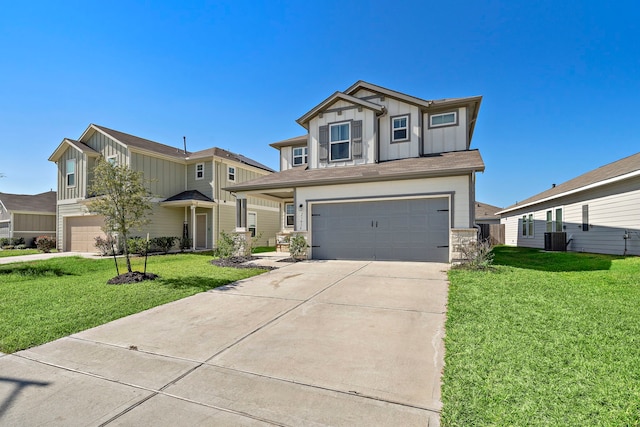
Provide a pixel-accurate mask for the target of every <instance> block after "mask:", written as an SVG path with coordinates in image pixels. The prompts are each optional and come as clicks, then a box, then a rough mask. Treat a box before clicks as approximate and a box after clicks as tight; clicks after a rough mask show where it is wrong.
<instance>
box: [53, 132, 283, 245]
mask: <svg viewBox="0 0 640 427" xmlns="http://www.w3.org/2000/svg"><path fill="white" fill-rule="evenodd" d="M100 157H103V158H105V159H106V160H107V161H109V162H112V163H115V164H123V165H127V166H128V167H130V168H131V169H133V170H136V171H142V172H143V173H144V177H145V179H146V180H148V184H147V185H148V189H149V191H150V192H151V194H152V195H153V198H152V200H151V201H152V206H153V210H152V213H151V216H150V217H149V219H150V220H151V222H150V224H149V225H147V226H146V227H145V229H144V230H140V235H144V236H146V234H147V233H149V235H150V237H157V236H175V237H182V236H184V235H185V234H187V235H188V237H189V238H191V239H192V248H193V249H204V248H213V247H215V244H216V242H217V239H218V237H219V235H220V231H227V232H231V231H233V230H234V229H235V225H236V207H235V206H236V198H235V196H234V194H233V193H231V192H229V191H226V190H223V187H228V186H230V185H232V184H234V183H241V182H244V181H248V180H252V179H254V178H257V177H261V176H265V175H269V174H271V173H272V172H274V171H273V170H272V169H270V168H269V167H267V166H265V165H262V164H260V163H258V162H256V161H254V160H252V159H250V158H247V157H244V156H242V155H239V154H234V153H231V152H229V151H226V150H223V149H220V148H210V149H207V150H203V151H198V152H193V153H192V152H188V151H186V150H184V149H180V148H176V147H171V146H168V145H164V144H160V143H158V142H154V141H150V140H148V139H144V138H139V137H137V136H133V135H129V134H126V133H123V132H119V131H116V130H113V129H108V128H106V127H104V126H98V125H95V124H91V125H89V127H88V128H87V129H86V130H85V131H84V133H83V134H82V135H81V136H80V138H78V139H77V140H73V139H69V138H65V139H63V140H62V142H61V143H60V145H59V146H58V148H56V150H55V151H54V152H53V154H52V155H51V156H50V157H49V160H50V161H52V162H55V163H56V164H57V166H58V200H57V207H56V214H57V230H58V232H57V242H58V249H59V250H62V251H77V252H95V250H96V248H95V238H96V237H97V236H104V232H103V231H102V229H101V227H102V226H103V224H104V221H103V218H102V217H100V216H97V215H92V214H91V213H90V212H89V211H88V209H87V202H88V201H89V200H90V198H91V195H90V194H88V189H89V188H90V183H91V180H92V179H93V176H92V170H93V167H94V166H95V162H96V161H97V160H98V158H100ZM245 204H246V209H247V221H248V224H247V228H248V229H249V231H251V232H252V234H254V235H256V236H259V237H260V239H259V241H258V242H257V243H258V244H260V245H265V244H266V243H267V240H268V239H270V238H271V239H273V238H275V234H276V232H277V231H278V230H279V229H280V227H279V205H278V203H276V202H273V201H270V200H266V199H264V198H260V199H259V198H250V199H248V200H247V201H246V202H245Z"/></svg>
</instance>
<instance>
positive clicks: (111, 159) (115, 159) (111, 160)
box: [107, 156, 118, 166]
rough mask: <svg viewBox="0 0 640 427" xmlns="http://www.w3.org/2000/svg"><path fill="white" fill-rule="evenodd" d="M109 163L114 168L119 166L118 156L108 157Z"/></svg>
mask: <svg viewBox="0 0 640 427" xmlns="http://www.w3.org/2000/svg"><path fill="white" fill-rule="evenodd" d="M107 163H109V164H110V165H113V166H118V156H107Z"/></svg>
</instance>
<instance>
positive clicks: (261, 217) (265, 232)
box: [247, 202, 280, 246]
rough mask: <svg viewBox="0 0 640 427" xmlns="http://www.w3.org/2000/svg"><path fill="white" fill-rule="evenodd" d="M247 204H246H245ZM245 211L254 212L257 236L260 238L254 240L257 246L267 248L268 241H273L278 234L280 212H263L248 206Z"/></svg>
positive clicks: (263, 210)
mask: <svg viewBox="0 0 640 427" xmlns="http://www.w3.org/2000/svg"><path fill="white" fill-rule="evenodd" d="M247 203H248V202H247ZM247 210H248V211H249V212H255V213H256V217H257V224H256V225H257V234H256V236H259V237H260V238H259V239H257V240H256V244H257V245H258V246H267V243H268V241H269V239H275V237H276V234H277V233H278V232H280V211H279V210H265V209H261V208H259V207H257V206H252V205H251V204H248V208H247Z"/></svg>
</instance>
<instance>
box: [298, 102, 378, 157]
mask: <svg viewBox="0 0 640 427" xmlns="http://www.w3.org/2000/svg"><path fill="white" fill-rule="evenodd" d="M337 108H347V109H346V110H343V111H342V114H338V112H337V111H333V112H324V113H323V114H322V117H320V115H317V116H315V117H314V118H312V119H311V120H310V121H309V135H310V148H309V152H308V159H307V160H308V165H309V168H310V169H317V168H325V167H340V166H353V165H362V164H368V163H375V156H376V135H375V132H374V131H375V129H376V127H377V124H376V121H377V120H378V119H377V118H376V116H375V113H374V112H373V111H371V110H369V109H366V108H362V111H358V108H357V106H355V105H353V104H351V103H349V102H346V101H342V100H341V101H337V102H335V103H334V104H332V105H331V106H330V107H329V108H328V110H332V109H337ZM351 120H353V121H358V120H362V157H361V158H356V159H354V158H353V142H352V144H351V147H350V155H351V159H350V160H344V161H335V162H331V161H322V162H321V161H320V157H319V154H320V153H319V149H320V141H319V134H320V127H321V126H327V125H330V124H333V123H342V122H348V121H351Z"/></svg>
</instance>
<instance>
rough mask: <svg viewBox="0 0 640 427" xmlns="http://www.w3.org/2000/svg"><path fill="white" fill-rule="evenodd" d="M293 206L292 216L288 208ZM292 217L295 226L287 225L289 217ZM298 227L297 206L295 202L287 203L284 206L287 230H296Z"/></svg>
mask: <svg viewBox="0 0 640 427" xmlns="http://www.w3.org/2000/svg"><path fill="white" fill-rule="evenodd" d="M289 205H290V206H292V207H293V213H292V214H288V213H287V206H289ZM288 216H290V217H291V218H292V219H293V224H291V225H289V224H287V217H288ZM295 226H296V205H295V204H294V203H293V202H286V203H285V204H284V227H285V228H294V227H295Z"/></svg>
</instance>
